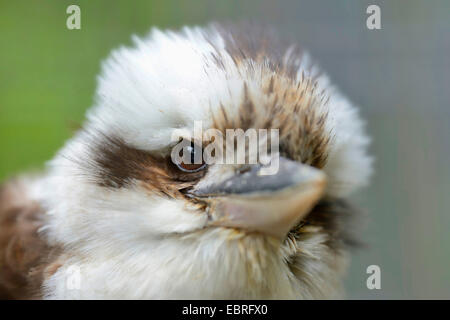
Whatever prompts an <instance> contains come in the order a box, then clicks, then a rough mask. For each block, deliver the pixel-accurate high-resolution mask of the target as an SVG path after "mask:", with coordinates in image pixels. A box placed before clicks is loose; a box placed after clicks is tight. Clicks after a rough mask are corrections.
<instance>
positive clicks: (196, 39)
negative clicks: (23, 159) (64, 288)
mask: <svg viewBox="0 0 450 320" xmlns="http://www.w3.org/2000/svg"><path fill="white" fill-rule="evenodd" d="M98 83H99V85H98V89H97V94H96V100H95V105H94V107H93V108H91V109H90V110H89V112H88V114H87V120H86V123H85V125H84V126H83V129H82V130H81V131H80V132H79V133H78V134H77V135H76V136H75V137H74V138H73V139H72V140H70V141H69V142H68V143H67V145H66V146H65V147H64V148H63V150H62V151H61V152H60V153H59V155H58V156H57V157H56V158H55V159H54V160H53V161H52V162H51V165H50V167H51V172H52V174H51V179H50V180H49V183H50V184H53V186H54V187H53V188H51V189H52V193H53V194H56V195H57V196H53V197H52V199H53V200H48V201H47V205H48V207H49V208H50V209H51V210H50V212H51V213H52V214H53V215H52V219H51V220H50V222H49V226H48V228H47V234H48V237H49V239H51V241H54V242H55V243H59V244H63V246H65V247H66V248H70V250H71V254H73V255H78V254H79V255H83V256H89V257H91V259H93V257H95V258H96V259H98V260H99V261H103V262H104V264H105V265H108V264H109V266H110V267H111V269H114V270H115V273H114V272H112V271H108V274H109V275H110V277H111V278H114V277H116V279H118V280H117V281H119V282H120V281H122V282H123V280H121V279H128V282H127V283H129V284H128V286H129V291H127V289H126V288H124V286H122V287H120V292H119V289H117V295H116V296H121V295H126V294H127V292H128V294H129V295H131V296H132V297H137V298H139V297H149V298H152V297H156V298H277V297H280V298H296V297H304V298H311V297H328V296H335V295H336V294H337V292H338V291H339V282H340V278H341V274H342V272H343V270H344V266H345V261H346V258H345V257H346V253H345V252H346V245H347V243H348V242H351V240H350V239H349V237H348V236H347V235H348V231H349V230H348V229H349V228H350V227H349V225H348V224H346V223H344V221H347V220H348V217H349V209H348V208H349V207H348V206H347V205H346V202H345V198H346V196H348V195H349V194H350V193H351V192H353V191H354V190H356V189H358V188H359V187H361V186H362V185H364V184H365V183H366V182H367V179H368V176H369V174H370V163H371V161H370V157H369V156H368V155H367V150H366V149H367V144H368V138H367V136H366V135H365V133H364V130H363V123H362V121H361V120H360V118H359V115H358V112H357V110H356V109H355V107H354V106H352V105H351V103H349V102H348V100H347V99H346V98H344V97H343V96H342V95H341V94H340V93H339V92H338V91H337V90H336V89H335V88H334V87H333V86H332V85H331V84H330V83H329V81H328V79H327V77H326V76H325V75H324V74H323V73H321V72H319V71H318V70H317V68H316V67H315V66H314V65H312V64H311V62H310V59H309V58H308V56H307V55H306V54H305V53H303V52H301V51H299V50H297V49H295V47H286V46H283V45H281V44H280V43H279V41H278V40H276V38H271V37H270V36H269V37H267V36H265V35H261V34H257V35H255V34H253V33H247V32H245V31H240V30H237V29H226V28H222V27H220V26H209V27H207V28H184V29H182V30H181V31H179V32H172V31H168V32H162V31H159V30H157V29H154V30H152V31H151V32H150V34H149V35H148V36H146V37H144V38H138V37H134V38H133V46H132V47H122V48H119V49H117V50H115V51H114V52H113V53H112V54H111V56H110V57H109V58H108V59H107V60H106V62H104V63H103V66H102V72H101V74H100V76H99V78H98ZM199 124H200V129H199ZM236 130H242V131H240V132H241V133H242V132H243V133H244V136H243V137H244V138H243V139H244V142H245V143H244V144H241V145H240V146H239V141H237V140H238V138H237V136H236ZM233 132H234V133H235V135H234V136H232V137H231V138H229V136H230V135H232V133H233ZM252 138H253V140H252ZM227 142H231V143H227ZM183 143H185V144H183ZM212 145H214V152H212V153H211V146H212ZM180 146H181V148H180V150H181V153H179V152H178V151H177V152H175V153H174V149H175V148H177V147H180ZM208 148H209V149H208ZM260 150H265V151H267V154H266V155H264V156H261V154H260V153H259V151H260ZM233 152H235V154H237V157H239V155H240V154H244V156H243V159H244V161H236V157H234V156H231V157H230V158H229V159H228V160H230V161H224V159H225V160H226V159H227V155H229V154H230V153H231V154H233ZM206 153H208V154H210V155H214V157H211V158H213V159H211V158H209V159H208V160H207V159H206V157H204V155H205V154H206ZM255 153H257V155H255ZM174 154H178V155H181V154H182V155H183V157H184V156H187V158H183V159H184V160H181V161H175V160H174V157H173V155H174ZM218 155H220V157H219V156H218ZM252 156H253V157H252ZM250 158H252V159H253V161H249V159H250ZM186 159H191V160H193V159H199V160H198V161H192V162H189V161H186ZM119 261H121V262H122V264H121V263H120V262H119ZM123 266H127V267H126V268H124V267H123ZM105 268H106V267H105ZM119 275H120V276H119ZM130 279H131V280H130ZM125 287H126V286H125ZM118 288H119V287H118ZM110 290H112V291H114V289H110Z"/></svg>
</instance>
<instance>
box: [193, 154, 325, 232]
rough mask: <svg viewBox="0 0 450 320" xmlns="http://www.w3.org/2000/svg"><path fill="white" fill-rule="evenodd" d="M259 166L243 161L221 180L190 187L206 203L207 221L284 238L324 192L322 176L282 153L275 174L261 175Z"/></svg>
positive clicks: (323, 177)
mask: <svg viewBox="0 0 450 320" xmlns="http://www.w3.org/2000/svg"><path fill="white" fill-rule="evenodd" d="M262 168H263V166H262V165H260V164H255V165H245V166H244V167H242V168H241V169H240V170H238V171H237V172H236V173H235V174H234V175H233V176H232V177H230V178H228V179H226V180H225V181H222V182H219V183H216V184H212V185H209V186H208V187H203V188H202V187H201V188H194V189H193V190H191V191H190V194H191V196H193V197H196V198H201V199H202V200H203V201H206V202H208V203H209V206H210V213H211V219H210V222H209V223H210V225H213V226H222V227H232V228H239V229H244V230H248V231H256V232H261V233H264V234H268V235H271V236H275V237H278V238H281V239H284V237H285V236H286V235H287V233H288V232H289V231H290V230H291V229H292V228H293V227H294V226H295V225H296V224H297V223H298V222H299V221H300V220H301V219H302V218H304V217H305V216H306V215H307V214H308V213H309V212H310V210H311V209H312V208H313V206H314V205H315V204H316V203H317V201H319V199H320V198H321V197H322V195H323V193H324V190H325V186H326V177H325V174H324V173H323V172H322V171H320V170H318V169H316V168H313V167H311V166H308V165H305V164H301V163H298V162H295V161H291V160H289V159H286V158H283V157H280V160H279V169H278V172H277V173H276V174H274V175H262V174H261V169H262Z"/></svg>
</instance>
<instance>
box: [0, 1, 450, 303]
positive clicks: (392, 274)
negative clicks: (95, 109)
mask: <svg viewBox="0 0 450 320" xmlns="http://www.w3.org/2000/svg"><path fill="white" fill-rule="evenodd" d="M70 4H77V5H79V6H80V8H81V26H82V28H81V30H68V29H67V28H66V19H67V16H68V15H67V14H66V8H67V7H68V6H69V5H70ZM370 4H378V5H379V6H380V8H381V20H382V29H381V30H373V31H371V30H368V29H367V28H366V18H367V15H366V8H367V6H368V5H370ZM248 20H251V21H257V22H262V23H267V24H269V25H271V26H274V27H276V28H277V29H278V30H279V32H280V34H282V35H283V36H286V37H288V38H293V39H296V40H297V41H298V42H299V43H300V44H301V45H302V46H303V47H304V48H306V49H307V50H308V51H309V52H310V53H311V54H312V56H313V57H314V58H315V59H316V61H317V62H318V63H319V64H320V65H321V66H322V68H323V69H324V70H325V71H327V72H328V73H329V75H330V77H331V79H332V80H333V81H334V82H335V83H336V84H337V85H338V86H339V87H340V88H341V89H342V91H343V92H344V93H345V94H347V95H348V96H349V97H350V98H351V100H353V101H354V102H355V103H357V104H358V105H360V106H361V110H362V114H363V116H364V117H365V118H366V119H367V123H368V130H369V132H370V134H371V136H372V137H373V143H372V146H371V151H372V153H373V154H374V155H375V156H376V158H377V161H376V173H375V175H374V179H373V183H372V184H371V186H370V187H369V188H367V189H365V190H363V191H361V192H360V193H359V194H357V195H355V196H354V197H353V198H354V201H355V202H357V203H358V205H360V206H361V207H363V208H365V209H366V211H367V213H368V216H369V220H370V221H369V224H368V227H367V228H366V229H364V230H363V231H362V233H363V238H364V239H365V240H366V241H367V242H368V244H369V247H368V248H366V249H362V250H360V251H359V252H357V253H355V255H354V257H353V261H352V265H351V269H350V272H349V275H348V281H347V289H348V297H349V298H363V299H378V298H397V299H403V298H447V299H448V298H450V233H449V227H450V212H449V211H450V169H449V165H450V161H449V158H450V128H449V122H450V106H449V104H450V77H449V75H448V74H449V71H450V54H449V53H450V33H449V31H450V2H448V1H389V2H388V1H364V0H362V1H356V0H355V1H332V0H329V1H321V0H311V1H296V0H286V1H272V0H252V1H245V0H241V1H213V0H201V1H186V0H184V1H125V0H121V1H114V2H113V1H107V0H84V1H83V0H81V1H66V0H51V1H50V0H45V1H37V0H27V1H23V0H21V1H7V0H0V43H1V46H0V47H1V50H0V153H1V154H0V180H4V179H6V178H7V177H10V176H13V175H14V174H17V173H19V172H22V171H24V170H33V169H39V168H42V167H43V164H44V163H45V161H46V160H49V159H50V158H51V157H52V155H53V154H54V153H55V152H56V151H57V150H58V148H60V147H61V146H62V144H63V143H64V141H65V140H66V139H67V138H69V137H70V136H71V135H72V133H73V131H74V130H75V128H76V127H77V126H78V124H79V123H80V122H81V121H82V119H83V114H84V112H85V110H86V109H87V108H88V107H89V106H90V105H91V103H92V101H93V100H92V99H93V93H94V90H95V77H96V75H97V73H98V71H99V67H100V61H101V60H102V59H104V58H105V57H106V56H107V54H108V52H109V51H110V50H111V49H112V48H114V47H117V46H119V45H121V44H130V36H131V34H133V33H134V34H138V35H143V34H145V33H146V32H147V31H148V30H149V28H150V27H151V26H158V27H161V28H166V27H169V28H177V27H180V26H182V25H185V24H189V25H192V24H205V23H207V22H209V21H228V22H230V21H231V22H233V21H238V22H240V21H248ZM371 264H376V265H379V266H380V267H381V272H382V279H381V285H382V289H381V290H368V289H367V287H366V278H367V276H368V275H367V274H366V268H367V266H368V265H371Z"/></svg>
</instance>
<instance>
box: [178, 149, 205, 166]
mask: <svg viewBox="0 0 450 320" xmlns="http://www.w3.org/2000/svg"><path fill="white" fill-rule="evenodd" d="M185 151H186V152H189V154H187V155H186V156H187V157H188V159H190V161H188V162H187V163H185V162H181V163H178V164H177V167H178V169H180V170H181V171H184V172H198V171H200V170H203V169H205V168H206V163H205V162H204V161H203V154H202V153H203V151H202V148H201V147H198V146H195V144H194V143H191V145H190V146H189V147H187V148H185V149H184V150H183V152H185ZM196 152H200V154H198V155H197V154H196ZM183 156H184V155H183ZM197 157H198V158H199V159H201V163H195V159H196V158H197Z"/></svg>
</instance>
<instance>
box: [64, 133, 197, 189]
mask: <svg viewBox="0 0 450 320" xmlns="http://www.w3.org/2000/svg"><path fill="white" fill-rule="evenodd" d="M89 134H90V135H91V138H90V139H88V140H89V143H90V144H89V146H88V150H89V153H88V154H80V155H79V157H78V158H77V159H70V160H72V161H73V162H74V163H75V164H76V165H78V166H81V167H82V168H83V169H84V170H83V171H84V172H86V173H87V174H86V175H87V176H86V179H89V180H93V181H94V182H95V183H96V184H97V185H100V186H102V187H107V188H123V187H127V186H129V185H133V184H135V183H139V184H140V185H142V186H144V187H145V188H146V189H147V190H149V191H151V192H155V193H159V194H164V195H166V196H169V197H177V196H180V192H179V191H180V190H182V189H185V188H188V187H191V186H192V185H193V184H194V183H195V182H196V181H198V179H200V178H201V177H203V175H204V172H203V171H198V172H194V173H190V172H183V171H181V170H180V169H179V168H178V167H177V165H175V164H174V163H173V162H172V161H171V158H170V155H169V156H162V155H158V154H155V153H151V152H148V151H144V150H139V149H136V148H133V147H131V146H129V145H127V144H126V143H125V142H124V141H123V140H122V139H120V138H117V137H111V136H107V135H105V134H102V133H99V132H95V133H93V132H91V133H89Z"/></svg>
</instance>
